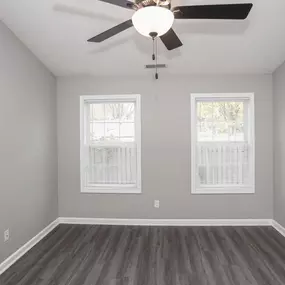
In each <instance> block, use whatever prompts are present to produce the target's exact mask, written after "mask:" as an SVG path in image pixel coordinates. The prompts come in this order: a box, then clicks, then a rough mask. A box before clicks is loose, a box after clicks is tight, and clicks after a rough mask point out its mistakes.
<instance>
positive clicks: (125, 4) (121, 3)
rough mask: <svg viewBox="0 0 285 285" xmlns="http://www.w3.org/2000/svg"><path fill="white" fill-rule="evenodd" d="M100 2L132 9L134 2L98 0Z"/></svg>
mask: <svg viewBox="0 0 285 285" xmlns="http://www.w3.org/2000/svg"><path fill="white" fill-rule="evenodd" d="M99 1H101V2H105V3H109V4H112V5H115V6H119V7H123V8H127V9H134V7H135V4H134V3H133V2H131V1H128V0H99Z"/></svg>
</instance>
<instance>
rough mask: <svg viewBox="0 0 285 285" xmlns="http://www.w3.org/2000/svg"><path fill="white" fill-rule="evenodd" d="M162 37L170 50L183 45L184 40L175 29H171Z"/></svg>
mask: <svg viewBox="0 0 285 285" xmlns="http://www.w3.org/2000/svg"><path fill="white" fill-rule="evenodd" d="M160 39H161V40H162V42H163V43H164V45H165V46H166V48H167V49H168V50H173V49H176V48H178V47H181V46H182V42H181V41H180V39H179V38H178V36H177V35H176V33H175V32H174V31H173V29H170V30H169V31H168V32H167V33H166V34H164V35H162V36H160Z"/></svg>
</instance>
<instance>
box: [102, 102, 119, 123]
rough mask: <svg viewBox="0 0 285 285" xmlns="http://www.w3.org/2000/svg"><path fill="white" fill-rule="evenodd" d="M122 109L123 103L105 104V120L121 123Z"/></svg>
mask: <svg viewBox="0 0 285 285" xmlns="http://www.w3.org/2000/svg"><path fill="white" fill-rule="evenodd" d="M121 108H122V104H121V103H108V104H105V120H106V121H117V122H119V121H120V117H121Z"/></svg>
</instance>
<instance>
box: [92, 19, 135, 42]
mask: <svg viewBox="0 0 285 285" xmlns="http://www.w3.org/2000/svg"><path fill="white" fill-rule="evenodd" d="M132 26H133V22H132V20H128V21H125V22H123V23H121V24H119V25H117V26H115V27H113V28H111V29H109V30H107V31H105V32H103V33H101V34H99V35H97V36H95V37H93V38H91V39H89V40H88V42H92V43H101V42H103V41H105V40H107V39H109V38H110V37H112V36H115V35H116V34H119V33H120V32H123V31H125V30H127V29H128V28H130V27H132Z"/></svg>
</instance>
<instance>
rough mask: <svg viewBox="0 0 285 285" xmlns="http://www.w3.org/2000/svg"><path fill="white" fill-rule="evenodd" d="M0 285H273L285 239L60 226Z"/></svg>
mask: <svg viewBox="0 0 285 285" xmlns="http://www.w3.org/2000/svg"><path fill="white" fill-rule="evenodd" d="M0 284H1V285H15V284H17V285H36V284H37V285H67V284H68V285H116V284H121V285H127V284H128V285H129V284H132V285H174V284H175V285H202V284H203V285H204V284H205V285H206V284H207V285H214V284H216V285H231V284H234V285H237V284H241V285H248V284H254V285H257V284H258V285H262V284H264V285H265V284H266V285H279V284H285V238H284V237H282V236H281V235H280V234H279V233H278V232H276V231H275V230H274V229H273V228H271V227H138V226H89V225H88V226H87V225H86V226H84V225H60V226H58V227H57V228H56V229H55V230H54V231H53V232H52V233H50V234H49V235H48V236H47V237H46V238H45V239H44V240H42V241H41V242H40V243H39V244H37V245H36V246H35V247H34V248H33V249H32V250H31V251H29V252H28V253H27V254H26V255H25V256H24V257H23V258H21V259H20V260H19V261H18V262H17V263H16V264H15V265H13V266H12V267H11V268H10V269H8V270H7V271H6V272H5V273H4V274H3V275H1V276H0Z"/></svg>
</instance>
